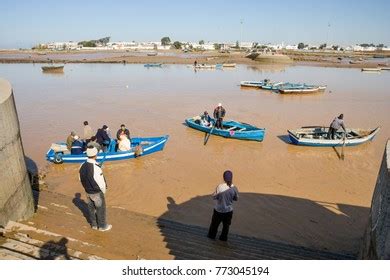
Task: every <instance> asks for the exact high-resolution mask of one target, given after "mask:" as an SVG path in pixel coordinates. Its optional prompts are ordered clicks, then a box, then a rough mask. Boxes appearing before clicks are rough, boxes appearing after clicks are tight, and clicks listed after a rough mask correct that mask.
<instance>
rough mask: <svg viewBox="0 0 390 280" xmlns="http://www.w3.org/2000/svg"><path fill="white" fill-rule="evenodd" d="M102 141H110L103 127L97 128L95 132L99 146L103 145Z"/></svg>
mask: <svg viewBox="0 0 390 280" xmlns="http://www.w3.org/2000/svg"><path fill="white" fill-rule="evenodd" d="M104 141H108V142H110V137H109V136H108V134H107V131H105V130H104V129H103V128H99V129H98V131H97V133H96V142H98V143H99V145H100V146H103V143H104Z"/></svg>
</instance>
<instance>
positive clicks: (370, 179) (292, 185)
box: [0, 64, 390, 253]
mask: <svg viewBox="0 0 390 280" xmlns="http://www.w3.org/2000/svg"><path fill="white" fill-rule="evenodd" d="M0 70H1V72H2V73H3V75H4V76H5V77H6V78H8V79H9V80H10V81H11V83H12V84H13V85H14V91H15V99H16V103H17V109H18V113H19V117H20V122H21V131H22V138H23V143H24V148H25V152H26V155H27V156H28V157H30V158H31V159H32V160H33V161H35V162H36V164H37V165H38V166H39V167H40V169H41V170H43V169H46V171H47V172H48V173H47V177H46V182H47V184H48V185H49V189H51V190H54V191H56V192H59V193H62V194H65V195H68V196H70V197H73V196H74V194H75V193H77V192H80V191H82V188H81V185H80V183H79V181H78V174H77V171H78V167H79V165H78V164H75V165H65V164H64V165H53V164H49V165H47V166H46V163H45V161H44V154H45V152H46V150H47V149H48V147H49V146H50V143H52V142H55V141H58V140H62V139H65V138H66V136H67V133H69V132H70V130H76V131H77V132H79V133H80V132H82V122H83V121H84V120H89V122H90V124H91V125H92V127H93V128H94V129H96V128H98V127H99V126H101V125H103V124H108V125H109V126H110V127H111V130H112V133H113V134H114V133H115V132H116V129H117V128H118V127H119V125H120V124H121V123H125V124H127V126H128V127H129V128H130V131H131V134H132V135H133V136H136V135H142V136H158V135H165V134H169V135H170V139H169V141H168V143H167V145H166V148H165V149H164V151H163V152H160V153H156V154H153V155H151V156H148V157H144V158H143V157H141V158H139V159H136V160H132V161H124V162H117V163H110V162H107V163H105V167H104V171H105V174H106V178H107V182H108V186H109V189H108V194H107V202H108V206H109V207H121V208H124V209H127V210H131V211H135V212H139V213H143V214H147V215H152V216H155V217H164V218H169V219H173V220H176V221H179V222H183V223H189V224H195V225H200V226H204V227H207V226H208V224H209V221H210V217H211V213H212V201H211V198H209V197H208V196H209V194H210V193H212V192H213V190H214V188H215V186H216V185H217V184H219V183H220V182H221V180H222V178H221V176H222V173H223V171H224V170H226V169H231V170H232V171H233V172H234V182H235V184H236V185H237V186H238V188H239V190H240V192H242V193H243V195H242V200H241V201H239V202H238V203H237V205H236V210H235V214H234V218H233V225H232V231H233V232H236V233H239V234H244V235H248V236H255V237H257V238H262V239H266V240H275V241H278V242H284V243H289V244H296V245H302V246H307V247H312V248H318V249H328V250H333V251H343V252H350V253H356V252H357V250H358V249H359V248H358V246H359V241H360V238H361V237H362V235H363V231H364V227H365V225H366V222H367V218H368V213H369V206H370V202H371V197H372V191H373V188H374V185H375V181H376V176H377V173H378V170H379V164H380V161H381V158H382V153H383V147H384V143H385V141H386V140H387V138H388V137H389V132H390V120H389V114H388V108H389V105H390V96H389V95H388V91H387V88H386V86H387V84H388V81H389V79H390V73H382V74H379V75H378V74H364V73H361V72H360V71H358V70H356V69H335V68H317V67H303V66H299V67H289V68H283V67H281V68H280V67H279V68H278V67H275V68H272V69H268V68H262V67H248V66H245V65H241V66H239V67H238V68H237V69H235V70H229V71H216V70H214V71H198V72H194V71H193V70H192V69H190V68H187V67H185V66H180V65H176V66H175V65H168V66H166V67H163V68H161V69H146V68H144V67H143V66H142V65H118V64H116V65H112V64H93V65H88V64H83V65H77V64H74V65H66V67H65V74H63V75H50V74H49V75H45V74H42V73H41V72H40V65H38V64H36V65H35V66H33V65H31V64H29V65H0ZM264 78H271V79H272V80H275V81H279V80H280V81H282V80H283V81H291V82H300V81H301V82H307V83H317V84H326V85H328V89H327V90H326V92H325V93H324V94H314V95H308V96H281V95H278V94H274V93H271V92H267V91H261V90H242V89H240V87H239V86H238V83H239V81H240V80H252V79H264ZM126 85H127V86H128V88H127V87H126ZM218 102H222V103H223V105H224V107H225V108H226V109H227V118H228V119H235V120H240V121H243V122H247V123H252V124H254V125H257V126H259V127H265V128H266V137H265V141H264V142H262V143H258V142H245V141H238V140H229V139H223V138H219V137H215V136H211V137H210V139H209V142H208V144H207V145H206V146H204V145H203V138H204V134H203V133H201V132H198V131H196V130H193V129H190V128H188V127H186V126H185V125H183V121H184V119H185V118H186V117H191V116H194V115H196V114H198V113H200V112H202V111H203V110H205V109H206V110H208V111H209V112H210V111H212V109H213V107H214V105H215V104H217V103H218ZM341 112H343V113H344V115H345V120H346V124H347V126H348V127H356V128H357V127H361V128H375V127H376V126H378V125H381V127H382V130H381V131H380V133H379V135H378V136H377V138H376V139H375V140H374V141H373V142H372V143H367V144H364V145H362V146H358V147H347V148H346V149H345V160H344V161H342V160H340V159H339V154H340V151H341V150H340V148H336V149H332V148H308V147H297V146H293V145H290V144H289V143H288V141H287V140H286V130H287V129H292V128H297V127H300V126H305V125H328V124H329V122H330V121H331V120H332V119H333V118H334V116H336V115H338V114H339V113H341Z"/></svg>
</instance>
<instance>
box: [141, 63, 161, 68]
mask: <svg viewBox="0 0 390 280" xmlns="http://www.w3.org/2000/svg"><path fill="white" fill-rule="evenodd" d="M161 66H162V63H147V64H144V67H161Z"/></svg>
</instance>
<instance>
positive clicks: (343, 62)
mask: <svg viewBox="0 0 390 280" xmlns="http://www.w3.org/2000/svg"><path fill="white" fill-rule="evenodd" d="M148 53H149V52H140V51H137V52H125V51H71V52H62V51H47V52H44V53H41V52H36V51H10V50H3V51H0V63H9V64H11V63H62V64H67V63H123V64H144V63H164V64H193V63H194V61H195V60H196V61H197V62H198V63H206V64H218V63H237V64H244V65H253V66H259V67H260V66H262V65H263V64H262V63H260V62H257V61H254V60H251V59H248V58H246V57H245V55H246V54H247V53H244V52H232V53H228V54H226V53H219V52H216V51H205V52H194V53H187V54H186V53H183V52H179V51H175V50H172V51H163V52H158V55H156V56H148ZM285 54H286V55H288V56H289V57H290V58H291V59H292V60H293V65H305V66H316V67H335V68H365V67H378V66H379V67H380V66H383V65H381V64H383V63H381V62H377V61H367V59H372V58H373V56H374V55H383V56H384V57H385V58H387V59H389V58H390V54H387V53H385V54H383V53H370V54H367V53H341V54H338V53H329V54H328V53H303V52H286V53H285ZM4 55H6V56H9V57H3V56H4ZM13 55H14V56H15V57H12V56H13ZM23 55H24V56H25V57H17V56H23ZM83 55H84V56H85V57H83ZM93 55H96V56H99V57H98V58H94V57H88V56H93ZM72 56H73V57H72ZM75 56H77V57H75ZM80 57H81V58H80ZM358 59H361V60H362V61H357V60H358ZM349 61H357V62H356V63H354V64H350V63H349Z"/></svg>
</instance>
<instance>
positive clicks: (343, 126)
mask: <svg viewBox="0 0 390 280" xmlns="http://www.w3.org/2000/svg"><path fill="white" fill-rule="evenodd" d="M341 127H342V128H343V129H344V131H345V132H347V130H346V129H345V125H344V121H343V122H342V123H341Z"/></svg>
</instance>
